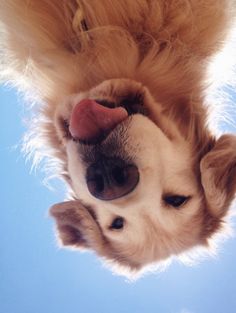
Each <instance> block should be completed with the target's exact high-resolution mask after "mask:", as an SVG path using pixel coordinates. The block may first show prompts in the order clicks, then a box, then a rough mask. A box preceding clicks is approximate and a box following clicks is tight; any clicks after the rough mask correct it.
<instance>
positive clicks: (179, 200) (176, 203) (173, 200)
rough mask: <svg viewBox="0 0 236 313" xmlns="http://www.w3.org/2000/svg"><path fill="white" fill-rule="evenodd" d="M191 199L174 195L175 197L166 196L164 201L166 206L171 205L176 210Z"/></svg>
mask: <svg viewBox="0 0 236 313" xmlns="http://www.w3.org/2000/svg"><path fill="white" fill-rule="evenodd" d="M189 198H190V197H186V196H179V195H174V196H172V195H171V196H169V195H168V196H164V198H163V200H164V201H165V203H166V204H168V205H171V206H172V207H174V208H179V207H180V206H181V205H183V204H184V203H185V202H187V201H188V200H189Z"/></svg>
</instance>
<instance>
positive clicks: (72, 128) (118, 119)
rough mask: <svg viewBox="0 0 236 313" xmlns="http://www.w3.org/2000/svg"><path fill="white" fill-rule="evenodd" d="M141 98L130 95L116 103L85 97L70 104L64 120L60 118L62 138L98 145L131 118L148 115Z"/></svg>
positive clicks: (120, 98) (117, 100)
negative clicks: (68, 113)
mask: <svg viewBox="0 0 236 313" xmlns="http://www.w3.org/2000/svg"><path fill="white" fill-rule="evenodd" d="M143 98H144V97H143V95H142V94H130V95H126V96H122V97H119V98H118V99H116V100H111V99H101V98H95V99H90V98H88V99H86V98H85V99H83V100H81V101H79V103H77V104H75V105H74V107H73V109H72V112H71V115H70V117H69V118H68V119H65V118H60V126H61V127H60V128H61V129H62V131H63V133H64V136H63V137H64V138H67V139H71V140H74V141H78V142H79V143H81V144H86V145H95V144H98V143H100V142H102V141H103V140H104V139H105V138H106V137H107V136H108V134H110V133H111V132H112V130H113V129H114V128H115V127H116V126H117V125H118V124H120V123H122V122H124V121H125V120H126V119H127V118H129V117H131V116H132V115H134V114H142V115H145V116H147V115H148V112H147V108H146V107H145V106H144V103H143V100H144V99H143Z"/></svg>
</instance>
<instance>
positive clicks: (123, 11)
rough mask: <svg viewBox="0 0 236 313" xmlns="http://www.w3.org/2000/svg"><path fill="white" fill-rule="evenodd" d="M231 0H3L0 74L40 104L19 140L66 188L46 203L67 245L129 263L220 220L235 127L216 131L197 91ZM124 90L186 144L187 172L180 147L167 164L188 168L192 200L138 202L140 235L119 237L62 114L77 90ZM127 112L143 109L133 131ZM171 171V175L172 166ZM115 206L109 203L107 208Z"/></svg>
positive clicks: (228, 192)
mask: <svg viewBox="0 0 236 313" xmlns="http://www.w3.org/2000/svg"><path fill="white" fill-rule="evenodd" d="M235 5H236V4H235V1H234V0H169V1H165V0H150V1H149V0H145V1H144V0H136V1H134V0H119V1H118V0H117V1H114V0H102V1H86V0H80V1H75V0H68V1H66V0H63V1H59V2H58V1H56V0H50V1H49V0H41V1H38V0H8V1H3V0H1V1H0V21H1V22H0V23H1V31H0V32H1V33H0V34H1V42H0V51H1V52H0V53H1V76H2V78H3V79H4V80H7V81H9V82H11V83H13V84H14V85H16V86H17V87H18V88H19V89H20V90H21V91H23V92H24V93H26V94H27V95H30V98H31V99H33V100H34V101H35V102H38V103H40V110H39V111H40V115H39V117H37V119H36V121H35V122H34V126H33V128H34V130H33V131H32V133H31V134H32V136H33V140H32V139H31V140H29V142H28V143H27V149H28V150H30V152H32V151H34V152H35V153H36V156H38V157H39V158H41V156H43V157H46V158H48V159H49V160H54V161H53V163H55V162H56V171H57V174H58V175H60V176H62V177H63V178H64V179H65V180H66V181H67V183H68V187H69V190H70V193H71V195H72V197H73V198H74V199H75V201H71V202H65V203H63V204H59V205H56V206H54V207H53V208H52V210H51V212H52V215H53V216H54V217H55V219H56V221H57V225H58V231H59V236H60V237H61V240H62V242H63V243H64V245H69V246H76V247H80V248H81V247H85V248H92V249H94V250H95V251H96V252H97V253H98V254H99V255H101V256H102V257H105V258H106V259H107V260H108V262H109V261H112V262H115V263H116V264H118V265H121V266H124V267H125V268H128V269H129V271H131V272H132V270H134V271H136V270H141V269H142V268H143V267H144V266H146V265H148V264H150V263H155V262H156V261H160V260H166V259H167V258H168V257H169V256H171V255H173V254H177V255H178V254H181V253H183V252H184V251H186V250H189V249H191V248H192V247H194V246H198V245H202V246H207V245H208V243H209V240H210V239H211V238H212V236H213V235H214V234H216V233H218V231H219V230H220V229H221V226H222V223H223V221H224V218H225V216H226V213H227V212H228V208H229V206H230V204H231V203H232V201H233V198H234V194H235V189H236V181H235V168H236V167H235V164H236V138H235V136H233V135H225V136H222V137H221V138H220V139H218V140H217V139H216V137H215V136H214V135H213V134H212V133H211V132H210V130H209V129H208V126H207V122H208V118H209V112H207V107H206V99H205V94H206V88H207V87H208V86H207V79H208V71H207V69H208V66H209V62H210V61H211V60H212V58H213V57H214V56H215V54H216V53H217V52H219V51H221V49H222V48H223V46H224V43H225V41H226V40H227V36H228V33H229V31H230V29H231V28H232V27H233V22H234V16H235ZM104 82H105V83H104ZM137 82H138V83H137ZM97 86H98V87H97ZM96 88H97V89H96ZM111 88H113V90H114V92H113V93H112V92H111V91H109V90H110V89H111ZM132 90H135V92H136V91H139V92H141V93H142V95H143V102H144V106H145V107H147V108H148V110H149V118H150V120H151V121H152V122H153V123H154V124H156V125H157V126H158V128H160V129H161V131H162V133H163V134H165V136H166V137H167V138H169V140H170V141H172V142H177V143H178V144H179V147H180V148H179V149H181V150H182V151H186V153H185V152H182V153H183V154H184V158H186V160H187V163H188V164H189V166H188V168H190V169H191V171H187V169H186V168H184V167H183V166H182V165H180V164H182V163H183V162H182V161H181V160H182V159H181V157H180V158H179V161H178V164H175V163H173V167H174V168H175V167H178V170H179V171H180V169H181V173H182V172H184V171H186V174H183V179H184V176H186V181H187V180H188V179H189V180H190V177H191V182H192V183H193V185H192V188H193V189H191V192H192V190H194V194H196V195H197V200H196V204H194V207H195V205H196V207H197V209H196V210H195V209H194V210H193V211H191V210H190V211H191V212H192V213H188V212H187V211H186V212H185V211H182V213H181V212H180V211H179V212H173V213H170V212H168V213H163V212H162V213H160V214H161V215H160V216H159V220H155V218H153V217H152V216H151V215H149V213H148V212H147V211H145V210H143V209H142V210H141V209H140V211H139V215H138V217H137V218H140V220H139V222H138V223H140V227H141V229H143V231H144V233H145V234H143V236H142V235H141V236H140V239H139V241H138V242H135V243H134V240H133V237H132V236H131V237H130V241H129V242H126V243H124V241H123V239H122V240H120V239H117V238H115V239H114V238H113V237H112V238H110V237H109V235H108V236H107V235H106V232H105V231H104V227H105V226H104V225H105V224H106V223H108V224H109V222H108V221H107V219H108V215H106V216H105V215H104V216H100V211H99V210H98V209H97V207H96V205H97V204H96V202H94V201H93V200H91V199H90V198H86V197H85V196H83V192H82V193H81V194H80V192H79V194H78V192H77V187H76V186H77V185H76V184H77V183H75V181H74V180H73V177H72V176H73V175H71V173H70V168H72V167H73V166H72V165H73V164H72V163H71V164H72V165H71V164H70V165H68V158H69V157H70V155H73V153H74V152H73V151H72V150H73V149H72V148H70V147H69V148H68V146H67V145H68V138H66V136H65V132H63V127H64V126H63V121H64V120H66V119H67V118H68V116H69V115H70V113H71V110H72V107H73V103H74V102H73V101H74V100H73V99H77V98H76V97H77V94H79V97H80V95H82V96H81V97H82V98H83V97H85V95H86V96H87V95H89V97H91V98H92V99H96V97H95V95H96V94H98V95H104V96H105V97H109V99H110V98H111V97H113V98H114V99H117V97H118V95H119V96H120V95H124V94H127V93H129V92H131V91H132ZM68 99H69V100H68ZM62 116H63V117H65V116H66V118H65V119H63V118H62ZM136 120H137V121H136ZM135 123H136V124H138V123H140V124H138V125H142V124H143V123H144V124H145V123H146V120H143V121H142V120H140V121H139V118H137V119H135V118H134V119H133V124H132V123H131V124H132V125H131V128H130V129H131V130H130V132H131V134H133V135H134V136H136V134H137V133H138V132H139V130H138V128H136V126H135V125H136V124H135ZM148 123H149V122H147V129H149V127H150V136H151V129H152V127H153V126H152V125H151V124H148ZM133 125H134V126H133ZM145 125H146V124H145ZM140 128H141V126H140ZM144 132H145V127H144ZM147 134H148V131H147ZM35 136H36V137H35ZM127 136H128V138H129V137H130V136H131V135H130V133H128V135H127ZM141 136H142V134H140V138H141ZM156 136H157V137H158V136H159V135H156ZM157 137H155V138H157ZM158 138H159V137H158ZM153 140H154V139H153ZM144 141H145V138H144ZM140 144H141V143H140ZM148 147H149V146H148ZM171 147H172V146H170V149H172V148H171ZM70 149H72V150H70ZM127 149H128V148H127ZM132 149H133V148H132ZM132 149H131V150H132ZM70 151H72V152H73V153H72V152H70ZM163 153H164V152H163ZM176 153H177V152H176ZM140 155H142V154H140ZM135 157H136V156H135ZM145 158H146V156H145V157H144V159H145ZM145 160H146V159H145ZM71 162H72V161H71ZM73 162H74V161H73ZM173 171H174V170H173ZM190 172H191V173H190ZM170 174H171V175H173V177H175V176H176V179H177V176H178V175H177V172H173V173H172V172H170ZM181 175H182V174H181ZM193 175H194V179H192V176H193ZM165 181H167V183H166V187H165V188H166V189H167V191H168V192H169V189H173V187H172V186H171V187H169V185H168V184H169V183H168V181H169V178H168V177H166V176H165ZM183 181H184V180H183ZM163 188H164V187H163ZM165 188H164V190H165ZM167 191H166V192H167ZM153 192H154V193H155V192H156V191H155V190H153ZM83 197H84V198H83ZM78 199H80V202H79V201H78ZM81 201H82V204H81ZM130 201H131V203H132V199H131V200H130ZM134 203H135V202H134ZM194 203H195V202H194ZM98 205H101V204H98ZM122 205H123V204H121V206H122ZM126 205H127V204H126V202H125V204H124V207H126ZM105 207H106V205H105ZM119 208H120V205H119V207H118V209H117V212H118V211H119ZM113 209H114V208H113V207H111V208H110V207H108V208H107V212H112V213H111V214H112V215H114V210H113ZM112 210H113V211H112ZM121 212H122V211H121ZM127 212H129V211H128V209H127ZM109 214H110V213H109ZM122 214H123V213H122ZM127 214H129V213H127ZM165 214H167V215H168V216H169V215H170V214H172V216H171V218H169V217H168V216H167V215H165ZM164 215H165V216H164ZM110 218H111V216H109V221H110ZM163 221H166V225H170V226H169V227H170V229H168V227H167V226H165V223H164V222H163ZM175 221H176V223H178V225H179V226H178V228H177V227H176V226H175V225H174V224H175ZM112 236H113V235H112ZM156 242H159V243H161V244H159V246H157V244H156ZM137 256H139V257H137Z"/></svg>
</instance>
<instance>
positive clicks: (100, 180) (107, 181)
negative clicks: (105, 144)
mask: <svg viewBox="0 0 236 313" xmlns="http://www.w3.org/2000/svg"><path fill="white" fill-rule="evenodd" d="M86 182H87V187H88V190H89V192H90V193H91V194H92V195H93V196H94V197H96V198H98V199H101V200H114V199H117V198H121V197H123V196H125V195H127V194H128V193H130V192H131V191H132V190H134V188H135V187H136V186H137V184H138V182H139V171H138V168H137V166H136V165H134V164H127V163H126V162H125V161H123V160H122V159H120V158H102V159H100V160H99V161H97V162H96V163H94V164H92V165H90V166H89V167H88V169H87V174H86Z"/></svg>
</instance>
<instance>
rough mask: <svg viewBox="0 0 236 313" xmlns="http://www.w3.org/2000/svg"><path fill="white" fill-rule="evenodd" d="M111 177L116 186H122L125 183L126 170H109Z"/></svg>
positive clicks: (119, 168) (116, 168)
mask: <svg viewBox="0 0 236 313" xmlns="http://www.w3.org/2000/svg"><path fill="white" fill-rule="evenodd" d="M111 177H112V179H113V181H114V182H115V183H116V184H117V185H120V186H122V185H124V184H125V183H126V178H127V175H126V168H122V167H118V166H116V167H114V168H113V169H112V170H111Z"/></svg>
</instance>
